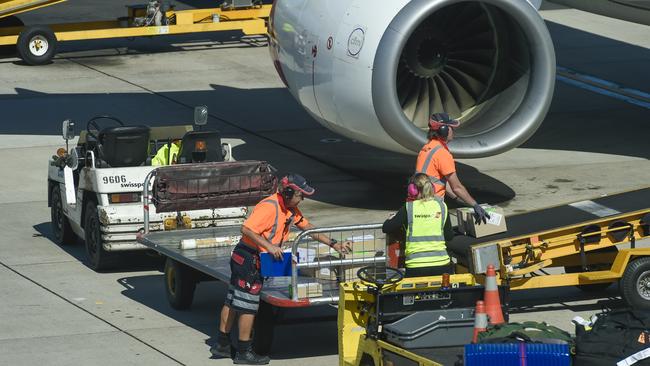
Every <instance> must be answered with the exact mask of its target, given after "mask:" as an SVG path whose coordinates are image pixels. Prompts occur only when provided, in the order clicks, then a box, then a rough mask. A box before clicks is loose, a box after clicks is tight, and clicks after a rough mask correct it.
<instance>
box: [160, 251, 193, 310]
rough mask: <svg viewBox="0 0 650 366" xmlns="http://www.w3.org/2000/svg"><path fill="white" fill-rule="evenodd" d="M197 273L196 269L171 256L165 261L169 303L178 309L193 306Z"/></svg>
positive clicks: (166, 291) (166, 288)
mask: <svg viewBox="0 0 650 366" xmlns="http://www.w3.org/2000/svg"><path fill="white" fill-rule="evenodd" d="M196 282H197V275H196V273H195V271H194V270H193V269H192V268H190V267H188V266H186V265H184V264H182V263H179V262H177V261H175V260H173V259H171V258H167V261H166V262H165V293H166V294H167V300H168V301H169V305H171V306H172V308H174V309H176V310H187V309H189V308H190V306H192V300H193V299H194V290H195V289H196Z"/></svg>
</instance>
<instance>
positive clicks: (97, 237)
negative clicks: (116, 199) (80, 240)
mask: <svg viewBox="0 0 650 366" xmlns="http://www.w3.org/2000/svg"><path fill="white" fill-rule="evenodd" d="M84 239H85V241H86V257H87V258H88V265H89V266H90V268H92V269H94V270H95V271H101V270H105V269H109V268H111V267H113V266H115V264H116V260H117V255H116V254H115V253H109V252H107V251H106V250H105V249H104V245H103V240H102V231H101V224H100V222H99V217H98V216H97V204H96V203H95V202H94V201H92V200H90V201H88V202H86V213H85V215H84Z"/></svg>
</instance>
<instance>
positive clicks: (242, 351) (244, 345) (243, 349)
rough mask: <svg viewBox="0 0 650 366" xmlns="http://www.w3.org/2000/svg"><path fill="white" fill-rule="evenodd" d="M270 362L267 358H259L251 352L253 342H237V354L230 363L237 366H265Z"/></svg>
mask: <svg viewBox="0 0 650 366" xmlns="http://www.w3.org/2000/svg"><path fill="white" fill-rule="evenodd" d="M270 361H271V359H270V358H269V356H261V355H258V354H257V353H255V352H254V351H253V341H239V346H238V347H237V353H236V354H235V358H234V359H233V360H232V363H234V364H237V365H266V364H268V363H269V362H270Z"/></svg>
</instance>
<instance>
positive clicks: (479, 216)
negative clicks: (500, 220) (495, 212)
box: [474, 203, 490, 225]
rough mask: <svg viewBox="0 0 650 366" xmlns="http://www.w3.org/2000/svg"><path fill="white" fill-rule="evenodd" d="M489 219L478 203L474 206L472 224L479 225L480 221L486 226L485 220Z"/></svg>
mask: <svg viewBox="0 0 650 366" xmlns="http://www.w3.org/2000/svg"><path fill="white" fill-rule="evenodd" d="M489 218H490V215H488V213H487V212H485V210H484V209H483V207H481V205H479V204H478V203H477V204H475V205H474V223H475V224H479V225H480V224H481V221H482V222H483V223H484V224H486V223H487V220H488V219H489Z"/></svg>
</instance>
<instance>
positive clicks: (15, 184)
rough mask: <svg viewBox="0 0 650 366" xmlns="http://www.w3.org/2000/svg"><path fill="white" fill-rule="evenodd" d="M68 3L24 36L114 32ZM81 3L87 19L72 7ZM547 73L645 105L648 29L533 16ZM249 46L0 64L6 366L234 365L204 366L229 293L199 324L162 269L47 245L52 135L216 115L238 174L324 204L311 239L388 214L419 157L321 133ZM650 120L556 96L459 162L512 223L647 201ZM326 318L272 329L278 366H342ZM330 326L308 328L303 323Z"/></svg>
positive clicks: (568, 90)
mask: <svg viewBox="0 0 650 366" xmlns="http://www.w3.org/2000/svg"><path fill="white" fill-rule="evenodd" d="M76 3H77V4H76V5H75V6H77V7H76V8H75V7H74V6H73V5H72V4H70V3H65V4H62V5H60V6H59V5H57V6H54V7H52V8H51V9H43V10H40V11H38V12H34V13H33V14H28V15H27V16H26V17H25V21H26V22H27V23H28V24H35V23H39V22H45V21H46V20H48V21H65V20H68V21H71V20H74V19H71V17H73V16H75V11H78V13H77V14H76V15H77V16H81V15H83V16H85V17H89V18H92V17H100V16H101V17H107V16H108V17H113V16H120V15H123V14H121V13H122V8H118V9H117V11H119V13H117V14H111V13H110V10H109V9H108V6H107V3H105V2H103V3H102V4H101V7H99V8H94V7H93V6H91V5H95V4H94V3H92V2H91V1H86V2H83V1H81V2H76ZM79 3H81V5H78V4H79ZM122 3H127V1H121V2H119V3H117V2H116V3H114V4H115V6H116V8H117V7H119V6H120V5H121V4H122ZM542 15H543V16H544V17H545V19H546V20H547V23H548V26H549V29H550V31H551V35H552V37H553V40H554V43H555V46H556V53H557V57H558V65H559V66H563V67H566V68H569V69H571V70H575V71H578V72H580V73H584V74H588V75H591V76H595V77H598V78H600V79H604V80H607V81H611V82H614V83H617V84H620V85H622V86H625V87H628V88H632V89H637V90H641V91H644V92H646V93H648V92H650V90H648V89H647V88H648V85H650V73H648V72H647V65H648V64H649V62H650V28H649V27H647V26H640V25H635V24H631V23H627V22H623V21H620V20H615V19H609V18H605V17H602V16H597V15H592V14H587V13H584V12H580V11H577V10H572V9H566V8H563V7H560V6H554V7H552V8H547V9H546V10H544V11H543V12H542ZM263 43H264V40H263V39H260V38H259V37H251V38H247V39H246V40H244V41H243V42H242V41H240V40H239V35H237V34H234V33H227V34H215V35H209V36H206V35H201V36H200V37H198V38H195V37H191V36H187V37H173V38H171V37H169V38H151V39H135V40H132V41H129V40H107V41H101V42H76V43H70V44H62V45H61V49H60V54H59V56H58V57H57V58H56V59H55V60H54V62H53V63H52V64H50V65H46V66H41V67H28V66H25V65H22V64H21V63H20V62H18V60H17V59H13V58H5V59H0V110H2V112H3V114H2V118H1V121H2V123H1V124H0V149H1V150H0V151H2V154H3V159H2V161H1V163H0V166H1V167H2V170H3V172H4V174H3V179H2V180H0V208H1V210H2V212H3V213H4V215H3V216H2V218H0V227H2V228H4V229H5V234H4V235H3V240H2V241H0V329H1V330H2V331H0V364H6V365H32V364H46V365H81V364H88V363H92V364H96V365H130V364H156V365H166V364H186V365H227V364H230V363H231V362H230V361H229V360H212V359H210V358H209V356H210V354H209V351H208V349H209V345H208V344H207V343H210V342H212V341H213V339H212V338H211V337H212V336H214V335H215V333H216V329H217V316H218V311H219V309H220V307H221V304H222V301H223V296H224V290H225V287H224V286H223V285H221V284H217V283H203V284H200V285H199V287H198V289H197V293H196V297H195V302H194V305H193V307H192V310H191V311H189V312H180V311H175V310H173V309H171V308H170V307H169V305H168V304H167V301H166V299H165V296H164V290H163V282H162V274H161V273H160V272H159V271H158V267H159V262H158V261H156V260H154V259H151V258H148V257H143V256H133V257H132V258H129V263H128V264H127V265H126V266H125V268H122V269H120V270H118V271H114V272H109V273H95V272H94V271H92V270H90V269H89V268H88V267H87V266H86V265H85V264H84V252H83V250H84V249H83V246H82V245H77V246H71V247H59V246H57V245H56V244H54V243H53V242H52V240H51V239H50V238H51V229H50V225H49V221H50V216H49V215H50V213H49V209H48V207H47V191H46V176H47V173H46V171H47V159H48V157H49V156H50V155H52V154H54V152H55V151H56V149H57V148H58V147H61V146H62V139H61V138H60V128H61V121H62V120H63V119H65V118H72V119H74V120H75V121H76V122H77V131H79V130H81V129H83V128H85V122H86V121H87V120H88V119H89V118H91V117H93V116H95V115H99V114H111V115H115V116H117V117H119V118H121V119H123V120H124V121H125V122H128V123H131V124H146V125H150V126H158V125H171V124H178V123H191V120H192V109H193V107H194V106H195V105H200V104H204V105H207V106H208V107H209V109H210V116H211V117H210V121H209V123H210V125H211V126H213V127H217V128H219V129H220V130H221V131H222V133H223V135H224V137H225V138H228V139H231V141H233V142H236V143H237V144H238V145H237V146H236V147H235V149H234V155H235V157H236V158H237V159H265V160H268V161H270V162H271V163H272V164H273V165H274V166H276V167H277V168H278V169H279V170H280V171H281V172H288V171H295V172H299V173H301V174H303V175H305V176H306V177H307V178H308V179H309V181H310V182H311V183H312V185H313V186H315V187H316V189H317V194H316V195H315V196H314V197H313V199H311V200H307V201H305V202H304V203H303V205H302V206H301V208H302V209H303V212H305V214H306V215H307V216H308V217H309V218H310V219H311V220H312V221H313V222H314V223H315V224H317V225H321V226H324V225H337V224H353V223H370V222H381V221H383V220H384V219H385V218H386V217H387V215H388V214H389V213H390V212H391V211H393V210H395V209H397V208H398V207H399V204H400V201H401V200H402V199H403V197H404V190H405V180H406V177H407V176H408V175H409V173H410V171H411V169H412V167H413V165H414V157H411V156H402V155H397V154H393V153H389V152H384V151H380V150H377V149H374V148H370V147H367V146H365V145H362V144H360V143H357V142H355V141H350V140H348V139H345V138H343V137H340V136H338V135H336V134H334V133H332V132H330V131H329V130H326V129H325V128H323V127H321V126H320V125H319V124H317V123H316V122H315V121H313V120H312V119H311V118H310V117H309V116H308V115H307V113H306V112H304V111H303V110H302V109H301V107H300V106H299V105H297V103H296V102H295V101H294V99H293V98H292V97H291V95H290V94H289V92H288V91H287V90H286V89H284V88H283V85H282V83H281V81H280V79H279V78H278V77H277V75H276V73H275V70H274V68H273V65H272V63H271V61H270V59H269V56H268V49H267V48H266V47H263ZM648 120H650V110H648V109H646V108H644V107H642V106H638V105H634V104H629V103H626V102H624V101H621V100H618V99H614V98H610V97H608V96H605V95H602V94H597V93H593V92H591V91H588V90H585V89H581V88H576V87H575V86H572V85H568V84H566V83H562V82H557V84H556V92H555V96H554V100H553V103H552V105H551V109H550V112H549V114H548V117H547V118H546V121H545V122H544V124H543V125H542V127H541V128H540V129H539V131H538V132H537V133H536V134H535V135H534V136H533V138H531V140H529V141H528V142H527V143H525V144H524V145H523V146H522V147H520V148H517V149H515V150H512V151H510V152H508V153H505V154H502V155H498V156H494V157H490V158H483V159H475V160H463V161H460V162H459V175H460V177H461V179H462V180H463V182H464V183H465V185H466V186H467V187H468V189H469V190H470V192H472V193H473V194H474V195H475V197H477V198H478V200H479V201H482V202H489V203H494V204H499V205H501V206H503V207H504V208H505V210H506V213H507V214H513V213H519V212H524V211H528V210H533V209H537V208H542V207H547V206H551V205H556V204H562V203H566V202H572V201H579V200H583V199H588V198H591V197H594V196H599V195H603V194H608V193H614V192H619V191H624V190H629V189H634V188H640V187H645V186H648V184H649V181H650V179H649V178H650V173H648V172H650V161H649V160H648V159H649V158H650V147H649V145H648V142H647V136H648V133H650V127H649V126H648V125H647V121H648ZM616 296H617V292H616V286H612V287H611V288H610V289H609V290H607V291H605V292H604V293H601V294H599V295H598V297H597V298H595V299H594V298H593V297H586V296H585V295H584V294H583V293H581V292H580V291H579V290H577V289H573V288H566V289H559V290H557V289H556V290H536V291H530V292H527V293H515V294H513V306H514V309H513V310H514V311H513V314H512V316H511V319H512V320H515V321H522V320H525V319H531V318H532V319H535V320H545V321H548V322H549V323H551V324H553V325H556V326H559V327H561V328H564V329H566V330H572V325H571V323H570V319H571V318H573V317H574V316H576V315H581V316H583V317H585V318H586V317H588V316H590V315H591V314H594V313H596V312H597V311H598V310H600V308H601V306H603V305H608V304H617V301H618V299H617V297H616ZM334 315H335V312H334V311H333V310H332V309H330V308H317V309H308V310H300V311H296V312H293V313H292V314H289V317H290V318H292V319H294V320H295V324H286V325H280V326H278V328H277V330H276V338H275V343H274V351H273V353H272V360H273V361H272V364H275V365H304V364H307V363H309V364H311V365H314V366H316V365H331V364H335V363H336V362H337V343H336V342H337V340H336V322H335V320H334V319H333V316H334ZM317 317H318V318H322V317H325V318H326V320H319V321H316V320H314V321H306V322H305V321H304V320H305V319H311V318H317Z"/></svg>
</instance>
